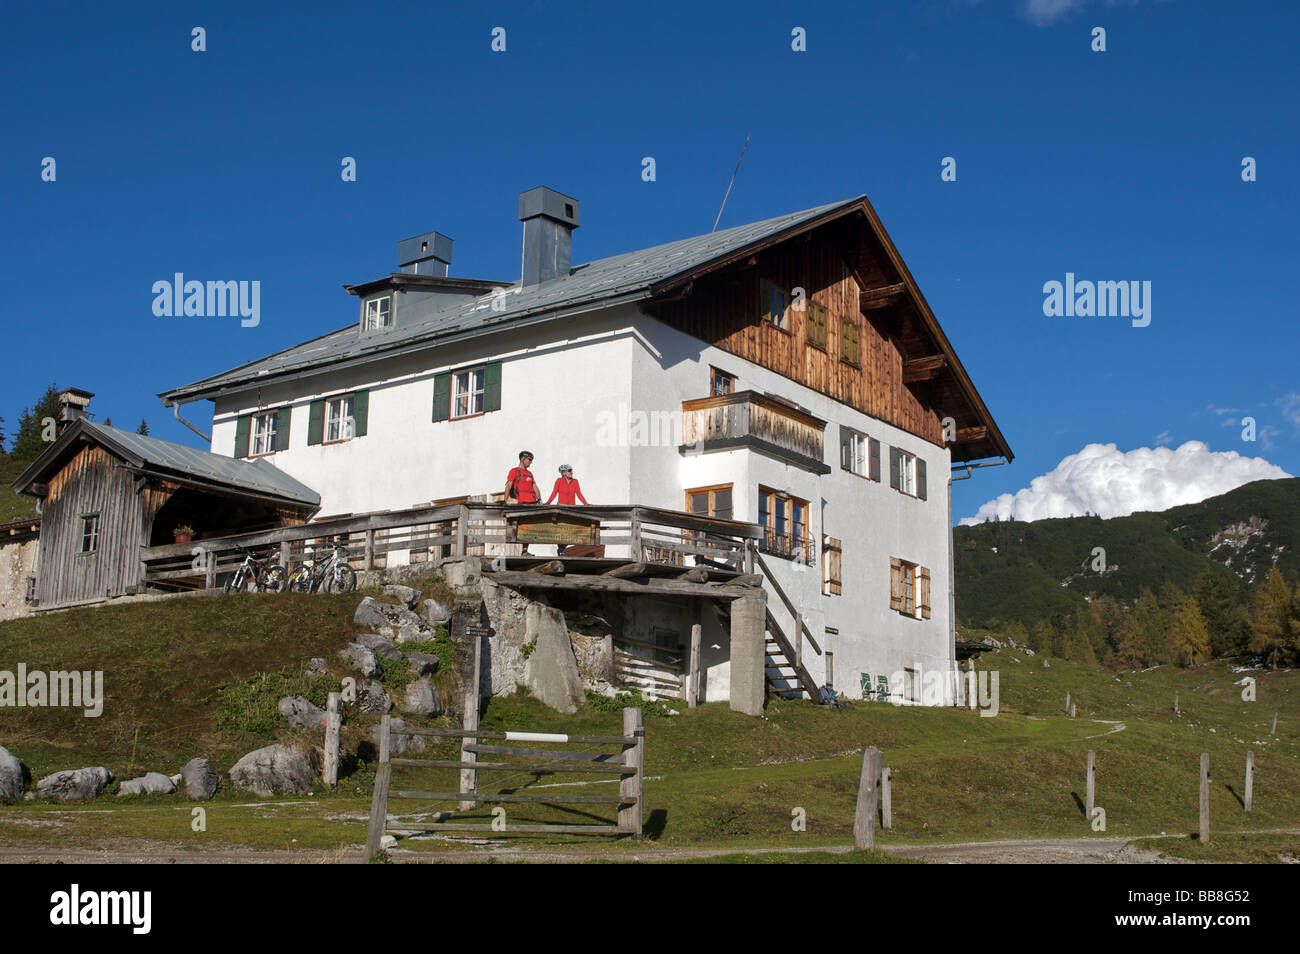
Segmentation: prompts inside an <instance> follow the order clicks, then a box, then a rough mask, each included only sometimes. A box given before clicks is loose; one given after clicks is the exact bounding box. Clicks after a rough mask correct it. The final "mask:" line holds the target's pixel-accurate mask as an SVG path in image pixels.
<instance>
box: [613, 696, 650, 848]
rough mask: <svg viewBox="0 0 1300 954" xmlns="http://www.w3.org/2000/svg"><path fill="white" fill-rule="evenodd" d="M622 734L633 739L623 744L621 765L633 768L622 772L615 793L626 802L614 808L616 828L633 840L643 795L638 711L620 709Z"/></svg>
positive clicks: (642, 739) (638, 832)
mask: <svg viewBox="0 0 1300 954" xmlns="http://www.w3.org/2000/svg"><path fill="white" fill-rule="evenodd" d="M623 734H624V735H625V736H633V737H635V741H634V742H624V743H623V765H624V766H625V767H626V768H631V769H635V770H636V771H635V772H634V773H633V774H630V775H624V776H623V780H622V781H621V782H620V783H619V786H618V794H619V796H620V797H621V798H625V799H627V801H626V802H625V803H624V804H622V805H620V806H619V807H618V827H619V828H621V829H623V830H624V831H626V832H628V833H630V834H631V835H633V837H635V838H636V840H637V841H640V840H641V835H642V828H641V825H642V820H643V819H642V814H643V813H642V810H641V806H642V801H643V800H644V798H645V788H644V785H643V778H644V775H645V729H644V728H643V727H642V725H641V710H640V709H638V708H635V707H633V706H628V707H627V708H625V709H624V710H623Z"/></svg>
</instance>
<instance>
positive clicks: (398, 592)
mask: <svg viewBox="0 0 1300 954" xmlns="http://www.w3.org/2000/svg"><path fill="white" fill-rule="evenodd" d="M380 592H382V593H383V594H384V595H385V596H391V597H394V598H395V599H399V600H401V601H402V603H404V604H405V605H406V608H407V609H410V610H413V609H415V604H416V603H418V602H420V591H419V590H417V589H415V588H414V587H410V586H402V584H400V583H389V584H388V585H387V586H385V587H384V588H383V589H382V590H381V591H380Z"/></svg>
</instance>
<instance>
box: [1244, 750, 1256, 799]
mask: <svg viewBox="0 0 1300 954" xmlns="http://www.w3.org/2000/svg"><path fill="white" fill-rule="evenodd" d="M1245 801H1246V811H1250V807H1251V805H1253V804H1254V802H1255V753H1254V752H1247V753H1246V799H1245Z"/></svg>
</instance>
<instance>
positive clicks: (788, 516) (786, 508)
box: [758, 487, 813, 566]
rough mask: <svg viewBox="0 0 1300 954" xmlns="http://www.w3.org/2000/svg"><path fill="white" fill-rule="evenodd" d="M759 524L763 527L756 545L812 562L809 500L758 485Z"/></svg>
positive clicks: (792, 557)
mask: <svg viewBox="0 0 1300 954" xmlns="http://www.w3.org/2000/svg"><path fill="white" fill-rule="evenodd" d="M758 524H759V526H760V527H762V528H763V539H762V540H761V541H760V543H759V548H760V549H761V550H762V551H763V552H764V553H771V554H774V555H775V556H779V557H784V558H785V559H787V560H795V561H797V562H799V563H806V564H808V565H810V566H811V565H812V562H813V552H812V551H813V547H812V546H811V545H810V541H809V540H808V501H806V500H800V499H799V498H798V497H791V496H789V495H788V494H784V493H782V492H780V491H777V490H769V489H768V488H766V487H759V488H758Z"/></svg>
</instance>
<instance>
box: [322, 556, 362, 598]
mask: <svg viewBox="0 0 1300 954" xmlns="http://www.w3.org/2000/svg"><path fill="white" fill-rule="evenodd" d="M356 588H357V572H356V570H354V569H352V567H350V566H348V565H347V564H346V563H345V564H343V565H342V566H336V567H335V568H334V569H333V571H332V572H330V574H329V575H328V576H326V577H325V582H324V584H323V586H322V589H324V590H325V592H326V593H351V592H352V591H353V590H354V589H356Z"/></svg>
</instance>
